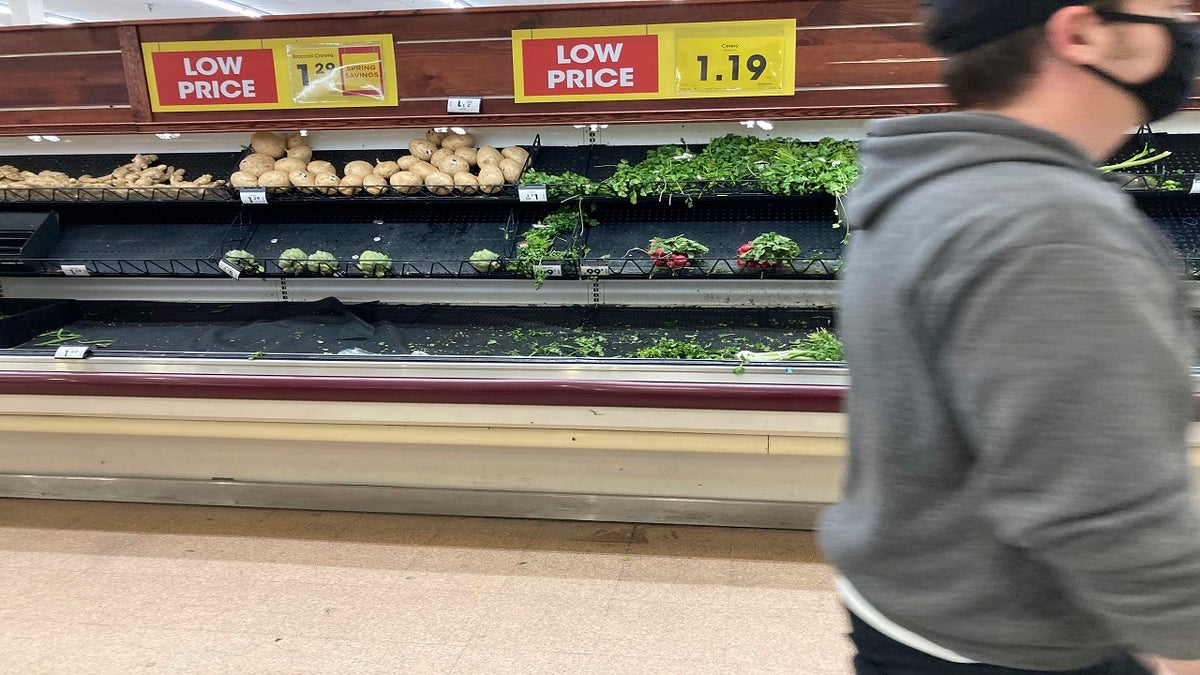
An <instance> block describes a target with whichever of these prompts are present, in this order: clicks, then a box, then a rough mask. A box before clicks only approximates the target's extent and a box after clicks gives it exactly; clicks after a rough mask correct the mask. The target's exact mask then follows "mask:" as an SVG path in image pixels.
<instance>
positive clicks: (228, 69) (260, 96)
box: [153, 49, 279, 106]
mask: <svg viewBox="0 0 1200 675" xmlns="http://www.w3.org/2000/svg"><path fill="white" fill-rule="evenodd" d="M153 59H154V72H155V75H156V78H155V80H156V81H155V82H154V86H155V87H156V88H157V93H158V100H159V101H160V102H161V104H162V105H167V106H172V105H241V104H244V105H248V106H249V105H262V104H264V103H276V102H278V101H279V92H278V91H277V88H276V86H275V57H274V54H273V52H272V51H271V50H270V49H244V50H243V49H239V50H227V51H194V52H155V53H154V55H153Z"/></svg>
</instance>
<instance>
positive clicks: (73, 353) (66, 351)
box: [54, 345, 92, 359]
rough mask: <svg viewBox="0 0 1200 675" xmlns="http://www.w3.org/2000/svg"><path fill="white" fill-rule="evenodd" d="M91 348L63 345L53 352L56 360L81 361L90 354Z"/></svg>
mask: <svg viewBox="0 0 1200 675" xmlns="http://www.w3.org/2000/svg"><path fill="white" fill-rule="evenodd" d="M91 351H92V348H91V347H89V346H87V345H63V346H61V347H59V348H58V351H56V352H54V358H56V359H82V358H85V357H86V356H87V355H88V354H89V353H91Z"/></svg>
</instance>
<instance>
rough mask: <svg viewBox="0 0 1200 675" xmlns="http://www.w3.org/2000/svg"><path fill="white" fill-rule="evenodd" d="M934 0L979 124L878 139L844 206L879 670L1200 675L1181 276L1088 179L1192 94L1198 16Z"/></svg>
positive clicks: (835, 520)
mask: <svg viewBox="0 0 1200 675" xmlns="http://www.w3.org/2000/svg"><path fill="white" fill-rule="evenodd" d="M929 4H930V6H929V8H928V9H929V13H928V21H927V26H926V31H927V37H928V39H929V42H930V43H931V44H932V46H934V47H935V48H937V49H938V50H940V51H941V52H943V53H945V54H946V55H947V57H948V60H947V62H946V65H945V73H944V74H945V79H946V83H947V85H948V87H949V90H950V92H951V95H952V96H954V98H955V99H956V100H957V101H958V103H959V104H960V105H961V106H962V108H963V109H964V112H956V113H950V114H945V115H927V116H919V117H911V118H906V119H896V120H887V121H882V122H878V123H875V124H874V126H873V127H872V131H871V135H870V137H869V138H868V139H867V140H866V141H864V142H863V144H862V154H863V162H864V171H863V178H862V180H861V181H860V184H859V185H858V186H857V187H856V189H855V191H854V192H853V193H852V194H851V196H850V199H849V200H848V204H847V206H848V223H849V225H850V227H851V231H853V232H854V234H853V235H852V237H851V244H850V247H849V258H848V261H847V267H846V271H845V280H844V282H843V283H844V288H843V301H842V309H841V324H842V325H841V332H842V335H843V337H844V338H845V343H846V348H847V356H848V361H849V366H850V375H851V381H852V385H851V390H850V394H849V398H848V403H847V406H848V407H847V412H848V414H849V419H850V463H849V469H848V476H847V490H846V496H845V499H844V501H843V502H842V503H841V504H838V505H837V506H835V507H833V508H832V509H830V511H829V512H828V513H827V515H826V516H825V518H824V521H823V523H822V528H821V540H822V547H823V548H824V550H825V552H826V554H827V556H828V557H829V559H830V560H831V562H832V563H833V564H834V565H835V566H836V567H837V568H838V570H839V572H840V573H841V575H842V578H841V579H840V580H839V590H840V591H841V593H842V597H843V599H844V600H845V602H846V605H847V607H848V608H849V609H850V610H851V615H852V616H851V619H852V625H853V635H852V637H853V639H854V640H855V643H856V645H857V647H858V650H859V654H858V656H857V658H856V661H855V664H856V667H857V669H858V672H859V673H882V674H888V675H891V674H897V673H903V674H906V675H907V674H917V673H920V674H937V673H959V672H962V673H980V674H984V673H988V674H991V673H997V674H998V673H1019V672H1073V673H1081V674H1082V673H1086V674H1088V675H1103V674H1116V673H1146V672H1150V671H1149V670H1147V668H1146V666H1144V665H1143V663H1147V664H1154V665H1153V667H1155V668H1162V669H1165V670H1161V671H1160V672H1180V673H1182V672H1189V673H1190V672H1198V670H1200V668H1198V666H1197V664H1196V663H1185V662H1183V661H1182V660H1186V659H1200V517H1198V515H1197V512H1196V507H1195V504H1194V502H1193V501H1192V499H1193V496H1192V494H1191V487H1190V485H1189V482H1190V481H1189V475H1190V468H1189V461H1188V449H1187V443H1186V439H1185V435H1186V431H1187V428H1188V425H1189V423H1190V422H1191V421H1192V420H1193V419H1194V416H1195V412H1196V407H1195V405H1194V403H1193V400H1192V387H1191V381H1190V378H1189V373H1188V369H1189V366H1191V364H1192V356H1193V350H1194V348H1195V342H1194V339H1193V335H1192V332H1191V321H1192V320H1191V314H1190V312H1189V311H1188V309H1187V305H1186V303H1185V298H1184V291H1183V289H1182V287H1181V284H1180V283H1178V280H1177V276H1176V275H1178V274H1179V273H1180V271H1181V266H1180V265H1179V263H1178V261H1177V260H1174V259H1173V256H1172V254H1171V253H1169V250H1168V246H1167V245H1166V244H1165V243H1164V242H1163V240H1162V239H1161V238H1160V235H1159V234H1158V232H1157V231H1156V229H1155V227H1154V225H1153V224H1152V223H1150V222H1149V221H1147V220H1146V219H1145V218H1144V217H1143V216H1142V215H1141V214H1140V213H1139V212H1138V211H1137V209H1136V208H1135V206H1134V204H1133V203H1132V202H1131V200H1130V199H1129V198H1127V197H1125V196H1124V195H1122V194H1121V192H1120V191H1119V190H1118V189H1117V188H1116V187H1114V186H1112V185H1111V184H1109V183H1107V182H1106V181H1104V180H1103V179H1102V177H1101V176H1100V174H1098V173H1097V172H1096V171H1095V170H1094V169H1093V168H1092V166H1093V164H1094V162H1095V161H1097V160H1099V159H1101V158H1104V157H1106V156H1107V155H1109V154H1110V153H1112V152H1113V151H1115V149H1116V148H1117V147H1119V146H1120V145H1121V143H1122V141H1123V140H1124V134H1126V133H1127V132H1128V130H1130V129H1132V128H1136V127H1137V126H1138V125H1140V124H1142V123H1145V122H1148V121H1153V120H1157V119H1160V118H1162V117H1165V116H1166V115H1168V114H1170V113H1172V112H1174V111H1175V110H1176V109H1178V108H1179V107H1180V106H1181V105H1182V104H1183V102H1184V101H1185V100H1186V98H1187V95H1188V91H1189V89H1190V86H1191V83H1192V79H1193V77H1194V76H1195V72H1196V62H1195V61H1196V50H1197V40H1196V34H1195V32H1194V30H1193V26H1192V23H1191V16H1190V13H1189V12H1190V3H1189V2H1186V1H1171V0H1126V1H1125V2H1112V1H1109V2H1091V3H1088V2H1071V1H1069V0H1017V1H1013V0H933V2H931V3H929ZM856 228H857V229H856ZM1144 655H1155V656H1157V657H1163V658H1164V659H1177V660H1180V661H1167V660H1161V661H1160V660H1155V659H1153V658H1151V657H1149V656H1144ZM1138 657H1142V658H1141V659H1139V658H1138Z"/></svg>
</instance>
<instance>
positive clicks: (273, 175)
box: [258, 170, 292, 188]
mask: <svg viewBox="0 0 1200 675" xmlns="http://www.w3.org/2000/svg"><path fill="white" fill-rule="evenodd" d="M258 186H259V187H265V188H285V187H291V186H292V181H291V180H289V179H288V175H287V174H286V173H284V172H282V171H276V170H271V171H268V172H266V173H264V174H263V175H261V176H259V177H258Z"/></svg>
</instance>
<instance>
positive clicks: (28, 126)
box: [0, 108, 137, 136]
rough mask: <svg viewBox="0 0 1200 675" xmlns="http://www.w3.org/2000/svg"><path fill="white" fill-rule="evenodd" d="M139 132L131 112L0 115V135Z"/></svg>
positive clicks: (35, 112)
mask: <svg viewBox="0 0 1200 675" xmlns="http://www.w3.org/2000/svg"><path fill="white" fill-rule="evenodd" d="M136 131H137V127H136V126H134V121H133V111H131V110H130V109H129V108H99V109H95V110H20V111H12V112H0V132H3V133H4V134H6V135H9V136H26V135H28V134H55V133H57V134H129V133H134V132H136Z"/></svg>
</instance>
